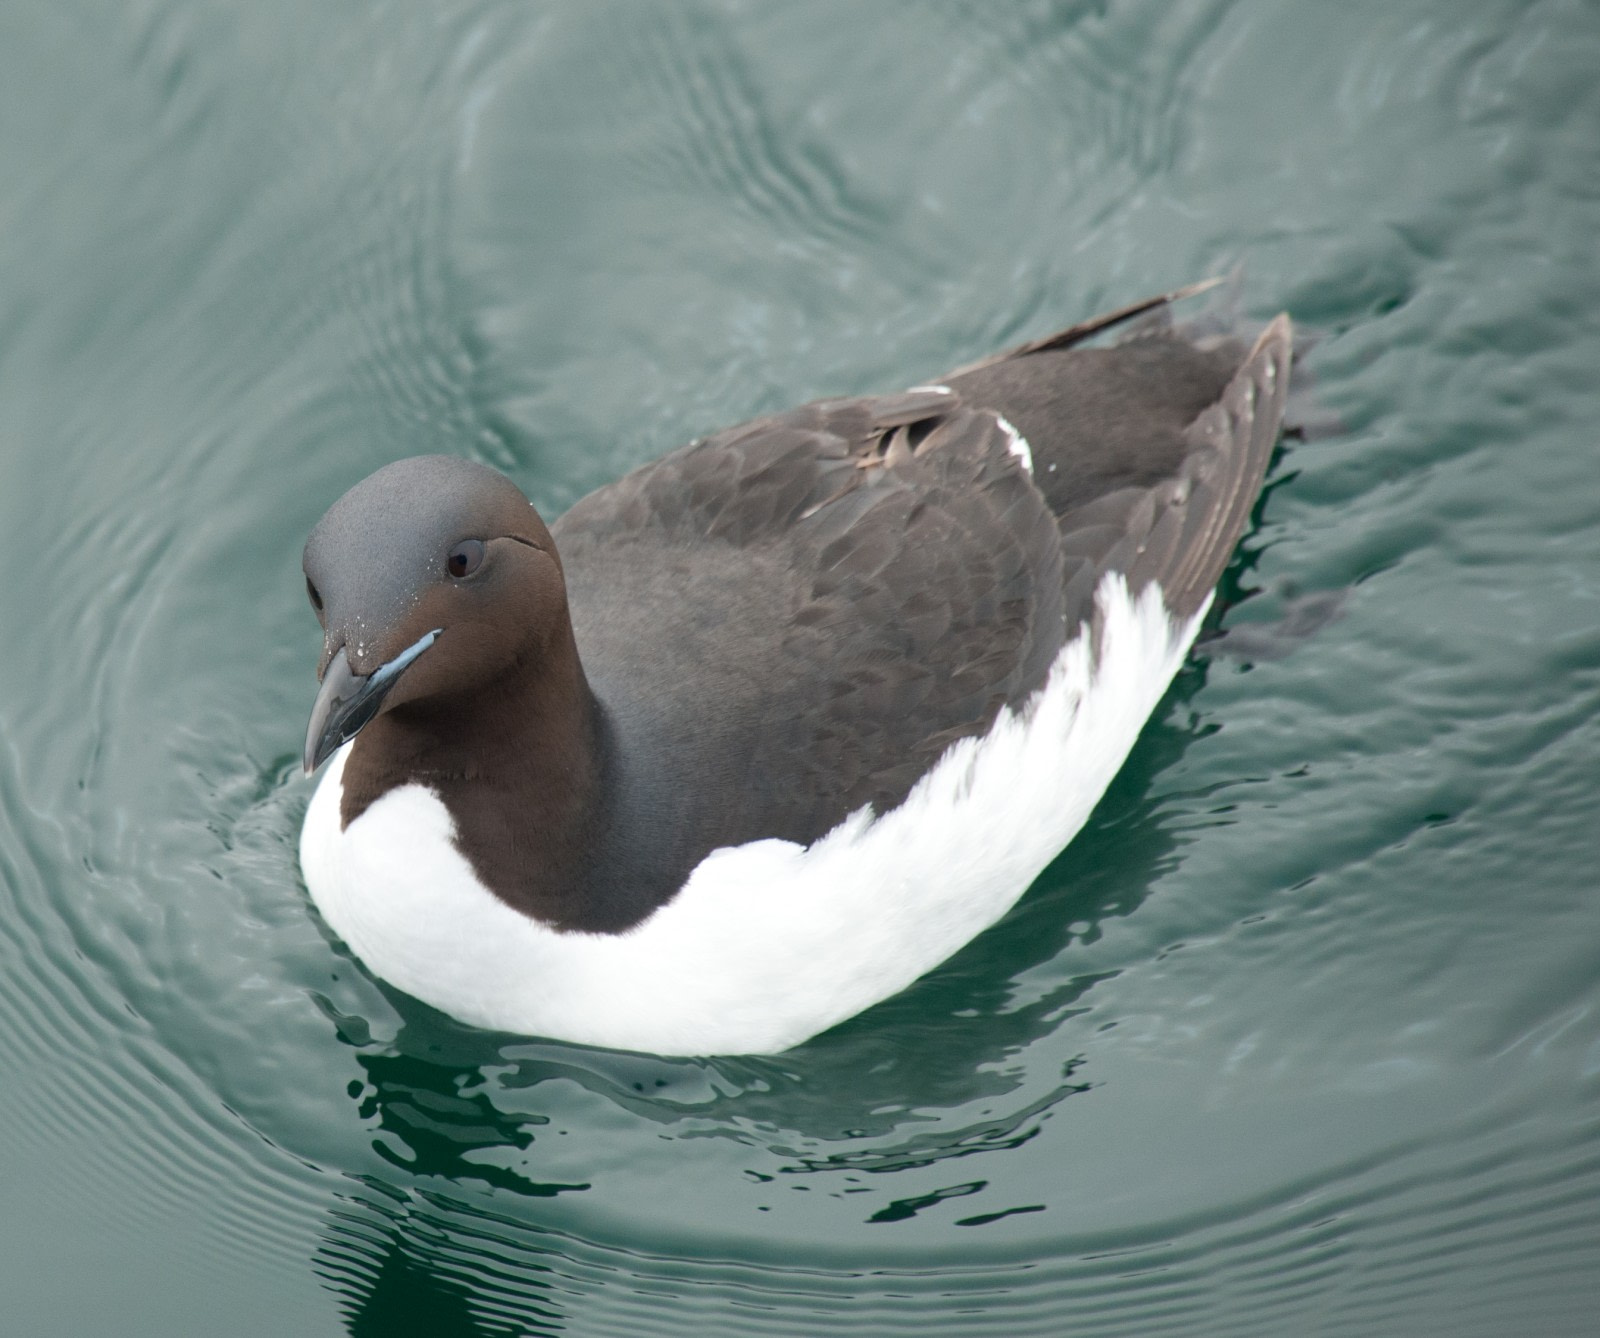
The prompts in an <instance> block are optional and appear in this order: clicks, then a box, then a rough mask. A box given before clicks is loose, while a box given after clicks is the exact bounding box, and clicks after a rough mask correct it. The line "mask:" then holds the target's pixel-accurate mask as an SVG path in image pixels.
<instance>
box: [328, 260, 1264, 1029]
mask: <svg viewBox="0 0 1600 1338" xmlns="http://www.w3.org/2000/svg"><path fill="white" fill-rule="evenodd" d="M1202 286H1204V285H1196V286H1194V287H1193V288H1190V289H1183V290H1180V291H1179V292H1177V293H1170V294H1165V295H1163V296H1161V297H1157V298H1152V299H1149V300H1147V301H1145V302H1140V303H1135V304H1133V305H1132V306H1129V307H1125V308H1123V309H1121V310H1118V311H1115V312H1111V313H1108V314H1107V315H1104V316H1100V317H1096V318H1095V319H1093V320H1089V321H1085V322H1083V323H1081V324H1079V325H1076V326H1073V327H1072V328H1070V329H1067V330H1064V331H1061V332H1060V333H1058V334H1055V335H1052V336H1050V337H1048V338H1044V339H1039V340H1035V341H1033V342H1031V343H1028V344H1024V345H1022V346H1021V347H1019V348H1014V349H1011V350H1009V351H1007V352H1004V353H1001V354H997V355H995V356H993V357H990V358H987V359H985V360H984V361H982V362H979V363H975V364H973V365H971V366H969V367H966V368H963V369H962V370H960V371H958V372H954V373H951V374H950V375H948V376H945V377H943V378H942V379H941V380H939V381H937V382H934V383H929V384H926V385H920V386H916V387H914V388H912V389H910V390H907V391H904V392H902V393H898V394H886V395H876V396H864V397H853V398H844V399H827V400H819V401H817V402H815V403H812V404H808V405H805V406H804V407H802V408H798V409H795V410H792V411H791V412H788V413H782V414H778V415H775V416H773V417H768V418H761V419H757V420H755V421H753V422H750V423H746V424H744V425H743V426H740V427H735V428H731V429H728V430H727V431H723V432H718V433H716V434H715V435H712V436H709V437H706V438H703V439H701V440H698V441H695V442H692V443H691V444H689V445H687V446H685V447H683V448H682V449H680V450H677V451H674V452H673V453H672V454H670V455H667V456H665V457H663V458H662V459H659V460H657V461H655V462H654V463H652V464H647V465H644V466H643V467H641V468H639V469H636V470H634V471H633V472H632V473H630V474H628V475H626V476H625V477H623V478H621V479H619V480H618V481H616V482H615V483H612V484H609V485H607V486H606V487H603V488H601V489H600V490H599V491H597V492H594V493H592V494H590V495H589V496H587V497H585V498H583V499H582V500H581V501H579V502H578V503H577V504H576V505H574V506H573V507H572V508H571V509H570V510H569V511H567V513H566V514H565V515H563V516H561V517H560V518H559V519H558V520H556V521H555V522H554V523H553V524H551V525H549V526H546V525H545V523H544V522H543V521H542V520H541V519H540V517H539V515H538V513H537V512H536V511H535V510H534V508H533V507H532V505H530V503H529V502H528V500H527V499H526V498H525V497H524V496H523V494H522V492H521V491H520V490H519V489H518V488H517V486H516V485H515V484H514V483H512V482H511V481H510V480H509V479H508V478H506V477H505V476H504V475H502V474H500V473H498V472H496V471H495V470H493V469H490V468H488V467H486V466H484V465H481V464H477V463H473V462H471V461H467V460H463V459H457V458H452V457H447V456H424V457H420V458H414V459H404V460H399V461H396V462H395V463H393V464H390V465H387V466H385V467H384V468H382V469H380V470H378V471H377V472H376V473H375V474H373V475H371V476H370V477H369V478H367V479H366V480H364V481H363V482H361V483H358V484H357V485H356V486H355V487H353V488H352V489H351V490H350V491H349V492H347V493H346V494H345V495H344V496H343V497H341V498H340V499H339V500H338V501H337V502H335V503H334V505H333V506H332V508H331V509H330V510H329V511H328V512H327V514H326V515H325V516H324V517H323V518H322V520H321V521H320V522H319V523H318V524H317V526H316V528H315V529H314V531H313V532H312V534H311V536H310V539H309V540H308V541H307V543H306V547H305V555H304V569H305V577H306V587H307V590H308V593H309V595H310V599H311V603H312V605H313V606H314V608H315V610H316V613H317V616H318V618H319V620H320V621H321V624H322V628H323V648H322V655H321V662H320V665H319V668H318V676H319V678H320V680H321V687H320V690H319V692H318V693H317V697H316V702H315V705H314V708H313V710H312V715H311V722H310V727H309V730H308V733H307V737H306V748H305V759H304V760H305V767H306V770H307V771H308V772H310V771H313V770H314V769H315V768H317V767H318V766H319V765H321V764H322V763H323V762H325V761H328V760H329V759H330V758H331V762H330V764H329V766H328V769H327V772H326V774H325V775H324V776H323V778H322V781H321V783H320V785H319V786H318V788H317V790H316V792H315V794H314V796H313V798H312V801H311V804H310V807H309V809H308V811H307V814H306V819H305V825H304V830H303V833H302V837H301V863H302V867H303V869H304V873H305V878H306V885H307V887H308V889H309V891H310V893H311V896H312V898H313V900H314V901H315V903H316V905H317V907H318V909H319V910H320V912H321V914H322V916H323V917H324V919H325V920H326V922H327V924H328V925H329V926H330V927H331V928H332V930H333V931H334V932H335V933H336V934H338V935H339V937H340V938H342V939H343V940H344V942H345V943H346V944H347V945H348V946H349V948H350V949H351V950H352V951H353V952H354V953H355V955H356V956H357V957H358V958H359V959H360V960H361V961H362V962H363V963H365V964H366V966H367V967H368V968H370V969H371V970H372V971H373V972H374V973H375V974H377V975H378V976H380V977H382V978H383V979H385V980H387V981H389V982H390V983H391V984H393V985H395V986H398V987H399V988H400V989H402V990H404V991H406V992H407V993H409V994H412V995H415V996H416V997H417V998H419V999H422V1000H423V1001H425V1002H427V1003H429V1004H431V1005H433V1006H434V1007H436V1008H439V1009H441V1010H443V1011H444V1012H446V1013H449V1014H451V1015H453V1016H454V1017H456V1018H458V1019H460V1020H462V1021H465V1022H467V1023H470V1024H474V1025H477V1026H482V1027H487V1028H492V1029H497V1030H504V1031H509V1032H516V1033H522V1034H532V1035H540V1036H546V1037H552V1038H557V1039H563V1040H570V1041H577V1042H582V1043H587V1044H593V1045H601V1046H610V1047H616V1048H621V1049H629V1050H641V1051H649V1052H654V1053H659V1054H727V1053H770V1052H776V1051H780V1050H783V1049H785V1048H787V1047H790V1046H793V1045H795V1044H797V1043H799V1042H801V1041H804V1040H806V1039H807V1038H808V1037H811V1036H813V1035H815V1034H817V1033H818V1032H821V1031H823V1030H825V1029H826V1028H828V1027H830V1026H832V1025H833V1024H835V1023H837V1022H840V1021H842V1020H843V1019H845V1018H848V1017H850V1016H852V1015H854V1014H855V1013H857V1012H859V1011H861V1010H862V1009H864V1008H866V1007H868V1006H869V1005H871V1004H873V1003H875V1002H877V1001H878V1000H881V999H884V998H887V997H888V996H890V995H892V994H894V993H896V992H898V991H899V990H901V989H903V988H905V987H906V986H907V985H909V984H910V983H911V982H912V981H914V980H915V979H917V978H918V977H919V976H921V975H923V974H924V973H925V972H927V971H928V970H930V969H931V968H933V967H934V966H936V965H937V964H938V963H940V962H941V961H943V960H944V959H945V958H947V957H948V956H950V954H952V953H953V952H954V951H955V950H956V949H958V948H959V947H961V946H962V945H963V944H965V943H966V942H968V941H969V940H970V939H971V938H973V937H974V936H975V935H977V934H978V933H980V932H981V931H982V930H984V929H985V928H987V927H988V926H989V925H991V924H993V923H994V922H995V921H996V920H998V919H999V918H1000V917H1001V916H1002V915H1003V914H1004V913H1005V912H1006V911H1007V910H1008V909H1009V908H1010V907H1011V905H1012V904H1013V903H1014V902H1015V901H1016V900H1017V899H1018V897H1020V896H1021V894H1022V893H1023V892H1024V891H1025V890H1026V889H1027V887H1028V885H1029V884H1030V883H1031V882H1032V881H1033V879H1034V878H1035V877H1036V876H1037V875H1038V874H1039V873H1040V871H1041V870H1042V869H1043V868H1044V867H1045V865H1046V864H1047V863H1048V862H1049V861H1050V860H1051V859H1052V858H1053V857H1054V856H1055V855H1056V854H1057V853H1058V852H1059V851H1060V850H1061V849H1062V848H1063V847H1064V846H1065V845H1066V844H1067V842H1068V841H1069V840H1070V839H1071V838H1072V837H1073V835H1074V834H1075V833H1076V832H1077V831H1078V829H1079V828H1080V827H1081V826H1082V825H1083V823H1084V822H1085V820H1086V819H1087V818H1088V816H1089V813H1090V811H1091V810H1092V809H1093V807H1094V805H1095V803H1096V802H1097V801H1098V800H1099V798H1100V796H1101V794H1102V793H1103V792H1104V790H1105V788H1106V786H1107V785H1108V784H1109V783H1110V781H1111V779H1112V777H1113V776H1114V775H1115V774H1116V772H1117V770H1118V769H1119V768H1120V767H1121V765H1122V762H1123V760H1124V758H1125V757H1126V756H1127V754H1128V751H1129V749H1130V748H1131V747H1132V745H1133V742H1134V740H1135V739H1136V737H1137V736H1138V734H1139V731H1140V730H1141V728H1142V727H1143V725H1144V722H1145V720H1146V718H1147V717H1148V716H1149V714H1150V713H1151V711H1152V710H1154V708H1155V707H1156V705H1157V704H1158V702H1159V701H1160V699H1161V697H1162V695H1163V694H1164V693H1165V691H1166V689H1167V687H1168V685H1169V684H1170V682H1171V680H1172V677H1173V675H1174V674H1175V673H1176V672H1177V670H1178V668H1179V667H1180V666H1181V664H1182V663H1183V660H1184V658H1185V656H1186V654H1187V653H1188V650H1189V647H1190V645H1191V644H1192V642H1193V641H1194V638H1195V635H1196V633H1197V631H1198V630H1199V628H1200V624H1201V620H1202V618H1203V617H1204V616H1205V613H1206V611H1207V609H1208V607H1209V606H1210V604H1211V601H1212V596H1213V591H1214V587H1215V585H1216V583H1217V581H1218V579H1219V577H1220V576H1221V574H1222V571H1223V568H1224V567H1225V565H1226V563H1227V561H1228V558H1229V556H1230V554H1231V553H1232V551H1233V549H1234V546H1235V545H1236V544H1237V542H1238V540H1239V537H1240V534H1241V532H1242V530H1243V527H1244V525H1245V522H1246V519H1247V517H1248V515H1249V513H1250V510H1251V507H1252V505H1253V504H1254V502H1255V499H1256V496H1257V494H1258V493H1259V491H1260V488H1261V484H1262V479H1263V476H1264V474H1265V471H1266V468H1267V464H1268V461H1269V458H1270V456H1271V454H1272V450H1273V447H1274V444H1275V442H1276V441H1277V438H1278V434H1279V430H1280V425H1281V421H1282V417H1283V410H1284V399H1285V394H1286V391H1287V383H1288V379H1289V363H1290V354H1291V332H1290V325H1289V321H1288V318H1287V317H1286V316H1279V317H1278V318H1277V319H1275V320H1274V321H1272V322H1271V323H1270V324H1269V325H1267V326H1266V328H1265V329H1264V330H1263V331H1262V332H1261V333H1260V335H1259V336H1258V337H1256V338H1255V339H1253V340H1249V339H1241V338H1238V337H1235V336H1231V335H1226V334H1214V333H1213V334H1202V333H1200V332H1199V327H1196V328H1193V329H1191V328H1187V327H1185V326H1182V325H1179V324H1177V323H1175V322H1173V321H1172V319H1171V318H1170V316H1169V315H1168V307H1169V304H1170V302H1171V301H1173V300H1174V299H1176V298H1178V297H1184V296H1187V295H1188V294H1189V293H1190V292H1192V291H1197V290H1198V289H1199V288H1200V287H1202ZM1136 318H1137V319H1136ZM1113 327H1122V331H1121V338H1119V339H1118V340H1117V341H1116V342H1112V343H1106V342H1104V341H1101V342H1097V343H1096V342H1091V340H1092V338H1093V337H1094V336H1098V335H1100V334H1102V333H1103V332H1106V331H1109V330H1112V329H1113Z"/></svg>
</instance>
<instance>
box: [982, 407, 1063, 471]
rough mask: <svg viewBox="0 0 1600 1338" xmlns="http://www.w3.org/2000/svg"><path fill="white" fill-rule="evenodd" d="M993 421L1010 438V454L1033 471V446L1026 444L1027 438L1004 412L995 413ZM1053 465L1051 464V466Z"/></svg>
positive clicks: (1028, 469) (1025, 467)
mask: <svg viewBox="0 0 1600 1338" xmlns="http://www.w3.org/2000/svg"><path fill="white" fill-rule="evenodd" d="M994 421H995V422H996V423H998V424H999V425H1000V430H1001V431H1002V432H1004V433H1005V434H1006V436H1008V437H1010V438H1011V445H1010V446H1009V447H1008V448H1007V449H1008V450H1010V452H1011V454H1012V455H1014V456H1016V457H1017V459H1019V460H1021V461H1022V467H1023V468H1024V469H1026V470H1027V471H1028V473H1030V474H1032V473H1033V448H1032V447H1031V446H1029V445H1028V439H1027V438H1026V437H1025V436H1023V435H1022V433H1020V432H1018V431H1017V429H1016V428H1015V427H1013V426H1012V423H1011V420H1010V419H1009V418H1007V417H1006V416H1005V415H1004V414H1000V413H997V414H995V416H994ZM1052 467H1053V466H1052Z"/></svg>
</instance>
